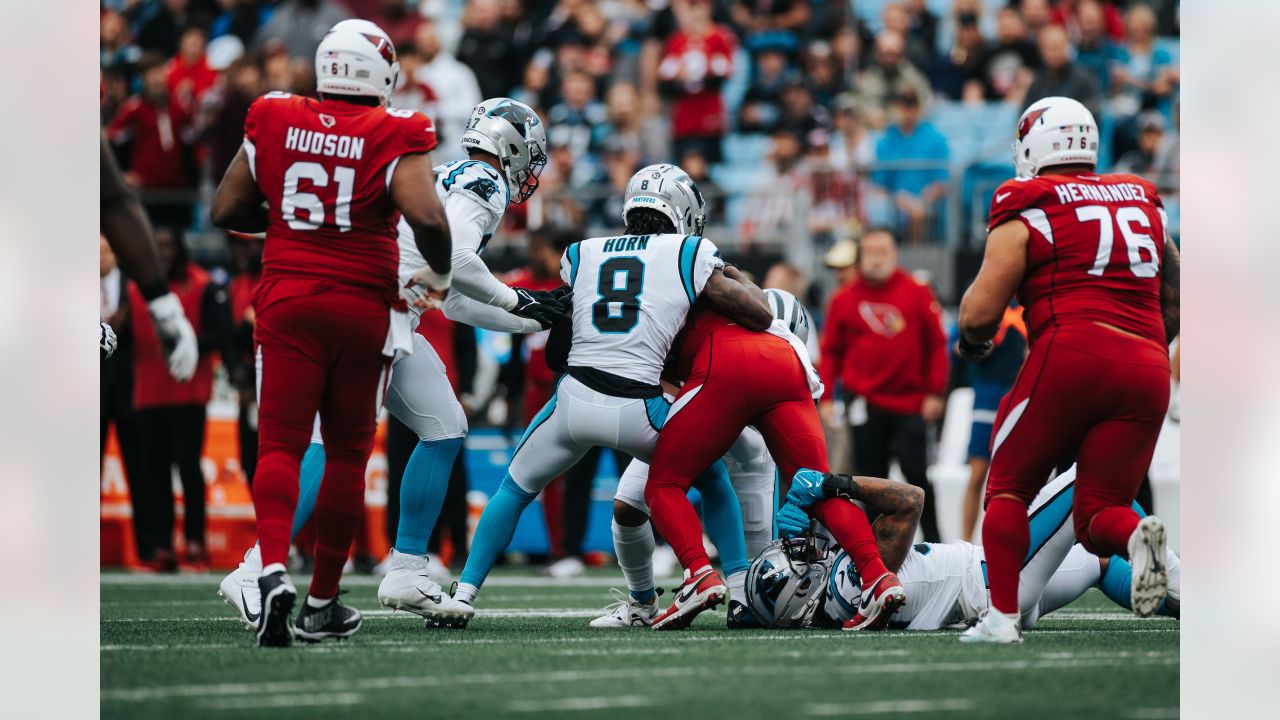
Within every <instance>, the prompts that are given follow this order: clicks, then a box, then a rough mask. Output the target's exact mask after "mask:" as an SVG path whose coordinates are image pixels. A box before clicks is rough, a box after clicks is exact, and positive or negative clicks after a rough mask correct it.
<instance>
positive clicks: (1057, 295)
mask: <svg viewBox="0 0 1280 720" xmlns="http://www.w3.org/2000/svg"><path fill="white" fill-rule="evenodd" d="M990 218H991V219H990V222H989V224H988V226H987V228H988V230H992V229H994V228H996V227H997V226H999V225H1003V224H1004V223H1006V222H1010V221H1012V220H1019V221H1021V222H1022V223H1023V224H1024V225H1026V226H1027V229H1028V232H1029V233H1030V238H1029V239H1028V241H1027V271H1026V276H1025V277H1024V278H1023V281H1022V287H1020V288H1019V289H1018V301H1019V302H1020V303H1021V304H1022V305H1023V306H1025V307H1026V323H1027V328H1028V330H1030V337H1029V341H1030V342H1031V343H1034V342H1035V338H1036V337H1038V336H1039V335H1040V334H1042V333H1043V332H1045V331H1046V330H1049V329H1051V328H1054V327H1062V326H1065V325H1077V324H1079V323H1087V324H1092V323H1095V322H1101V323H1106V324H1108V325H1113V326H1115V327H1117V328H1120V329H1121V330H1125V331H1127V332H1130V333H1133V334H1135V335H1139V336H1141V337H1144V338H1149V339H1151V340H1153V341H1155V342H1157V343H1159V344H1160V345H1161V346H1162V347H1163V345H1164V324H1163V320H1162V316H1161V313H1160V262H1161V261H1162V260H1163V259H1164V243H1165V214H1164V206H1163V204H1162V203H1161V202H1160V197H1159V196H1158V195H1157V194H1156V188H1155V186H1154V185H1152V184H1151V183H1150V182H1148V181H1147V180H1145V179H1143V178H1140V177H1137V176H1136V175H1123V174H1115V175H1097V174H1094V173H1072V174H1064V175H1041V176H1038V177H1034V178H1030V179H1025V180H1022V179H1015V180H1009V181H1007V182H1005V183H1004V184H1003V185H1001V186H1000V188H999V189H998V190H996V194H995V196H994V197H993V198H992V201H991V215H990Z"/></svg>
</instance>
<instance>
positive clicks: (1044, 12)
mask: <svg viewBox="0 0 1280 720" xmlns="http://www.w3.org/2000/svg"><path fill="white" fill-rule="evenodd" d="M1018 12H1020V13H1022V22H1024V23H1026V25H1027V33H1028V34H1029V35H1031V36H1033V37H1039V35H1040V31H1041V30H1043V29H1045V28H1046V27H1048V26H1049V25H1050V23H1052V18H1051V17H1050V12H1049V0H1021V4H1019V5H1018Z"/></svg>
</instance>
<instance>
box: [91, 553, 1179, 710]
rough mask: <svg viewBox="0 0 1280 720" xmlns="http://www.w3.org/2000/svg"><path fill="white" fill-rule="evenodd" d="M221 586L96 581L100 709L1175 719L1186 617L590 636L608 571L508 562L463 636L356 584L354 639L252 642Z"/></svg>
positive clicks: (1094, 597) (167, 580) (1085, 606)
mask: <svg viewBox="0 0 1280 720" xmlns="http://www.w3.org/2000/svg"><path fill="white" fill-rule="evenodd" d="M218 579H219V576H178V577H172V576H170V577H155V576H138V575H133V576H131V575H112V574H107V575H103V577H102V638H101V643H102V653H101V657H102V716H103V717H104V718H130V719H135V718H136V719H139V720H140V719H142V718H165V719H166V720H174V719H178V720H194V719H195V718H205V717H217V718H223V719H225V718H229V717H230V718H238V717H244V718H250V717H266V716H268V711H270V715H269V716H270V717H272V718H343V719H344V720H352V719H355V720H372V719H373V718H381V717H403V718H422V717H462V718H487V717H495V716H499V717H518V718H532V717H556V718H559V717H569V718H586V717H608V718H629V717H646V718H654V717H658V718H663V719H664V720H683V718H689V717H700V718H707V719H708V720H710V719H712V718H749V717H765V718H773V719H776V718H792V717H823V716H854V717H864V716H872V717H908V718H933V717H937V718H949V719H955V718H968V717H982V718H1019V719H1020V720H1024V719H1028V718H1029V719H1030V720H1049V719H1050V718H1053V719H1054V720H1057V719H1059V718H1073V717H1080V718H1083V717H1087V718H1091V719H1095V720H1101V719H1102V718H1172V717H1177V716H1178V709H1177V708H1178V638H1179V632H1178V624H1177V622H1176V621H1174V620H1169V619H1164V618H1160V619H1152V620H1142V621H1139V620H1136V619H1135V618H1133V617H1132V615H1130V614H1128V613H1126V612H1124V611H1122V610H1120V609H1119V608H1117V607H1116V606H1114V605H1112V604H1111V603H1110V602H1109V601H1107V600H1106V599H1105V598H1104V597H1102V595H1101V594H1100V593H1098V592H1097V591H1093V592H1092V593H1091V594H1090V595H1087V596H1086V597H1084V598H1082V599H1081V600H1080V601H1078V602H1077V603H1075V604H1074V605H1072V606H1071V607H1069V608H1066V609H1064V610H1062V611H1059V612H1058V613H1056V614H1055V615H1051V616H1049V617H1047V618H1045V619H1044V620H1042V621H1041V623H1040V625H1039V627H1038V628H1037V629H1036V630H1035V631H1034V632H1032V633H1029V634H1028V635H1027V639H1026V642H1025V643H1024V644H1023V645H1021V646H1012V647H972V646H962V645H961V644H960V643H959V642H958V641H957V640H956V633H905V632H882V633H866V634H863V633H842V632H839V631H787V632H784V631H737V632H729V631H727V630H725V628H724V614H723V613H721V612H717V613H704V614H703V615H702V616H701V617H700V618H698V621H697V622H696V623H695V624H694V626H693V628H692V629H690V630H687V631H684V632H677V633H656V632H652V631H648V630H635V631H618V632H609V631H600V630H595V631H593V630H591V629H589V628H588V627H587V626H586V624H587V621H588V619H589V618H591V617H593V616H594V615H595V612H596V611H597V610H598V609H599V608H600V607H602V606H603V605H605V604H606V603H607V602H609V595H608V588H609V587H610V585H612V584H620V583H621V577H620V576H618V577H615V576H614V574H612V573H607V574H603V575H602V574H594V575H592V576H589V577H587V578H584V579H581V580H577V581H571V582H569V583H555V584H553V583H552V581H549V580H546V579H542V578H536V577H533V576H532V574H531V573H530V572H528V571H523V572H520V571H506V572H501V573H498V574H495V576H494V577H492V578H490V581H489V583H488V584H486V586H485V589H484V593H483V594H482V596H481V608H482V610H481V612H480V614H479V615H478V616H477V617H476V619H475V620H473V621H472V623H471V627H470V628H469V629H467V630H463V631H457V630H454V631H441V630H427V629H425V628H424V627H423V624H422V622H421V620H420V619H419V618H417V616H414V615H408V614H404V613H400V614H397V615H394V616H393V615H390V614H389V613H388V612H386V611H382V610H380V609H377V599H376V597H375V593H376V581H375V580H373V579H371V578H353V579H351V581H350V582H348V584H347V587H349V588H350V593H349V594H348V595H347V596H346V598H345V601H346V602H347V603H348V604H350V605H353V606H354V607H357V608H359V609H361V610H362V611H364V612H365V623H364V628H363V629H362V630H361V631H360V633H359V634H358V635H356V636H355V637H354V638H353V639H351V640H349V641H346V642H330V643H325V644H323V645H317V646H307V645H304V644H297V645H295V646H294V647H292V648H289V649H262V650H260V649H258V648H255V647H253V637H252V635H251V633H250V632H249V631H248V630H247V629H246V628H245V627H244V626H243V625H242V624H241V623H240V622H239V620H238V619H235V616H234V611H233V610H232V609H231V608H230V607H228V606H226V605H223V604H222V602H221V599H220V598H218V597H217V595H216V591H217V582H218ZM304 582H305V578H297V584H298V587H299V588H300V589H301V588H304V587H305V584H304ZM674 584H675V582H674V581H672V582H670V583H668V584H667V586H668V587H670V586H673V585H674Z"/></svg>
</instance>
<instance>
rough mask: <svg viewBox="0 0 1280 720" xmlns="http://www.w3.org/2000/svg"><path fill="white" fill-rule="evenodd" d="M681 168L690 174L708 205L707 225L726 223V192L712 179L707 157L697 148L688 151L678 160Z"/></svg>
mask: <svg viewBox="0 0 1280 720" xmlns="http://www.w3.org/2000/svg"><path fill="white" fill-rule="evenodd" d="M678 160H679V164H680V167H681V168H682V169H683V170H684V171H685V172H687V173H689V179H690V180H692V181H693V182H694V184H696V185H697V186H698V192H700V193H702V199H703V200H704V201H705V202H706V203H707V207H706V213H707V224H708V225H718V224H721V223H723V222H724V201H725V196H724V191H723V190H721V189H720V186H719V185H717V184H716V181H715V180H712V179H711V166H710V164H708V162H707V158H706V156H704V155H703V154H702V153H701V152H699V151H698V149H697V148H688V149H686V150H685V151H684V152H683V153H682V154H681V155H680V156H679V158H678Z"/></svg>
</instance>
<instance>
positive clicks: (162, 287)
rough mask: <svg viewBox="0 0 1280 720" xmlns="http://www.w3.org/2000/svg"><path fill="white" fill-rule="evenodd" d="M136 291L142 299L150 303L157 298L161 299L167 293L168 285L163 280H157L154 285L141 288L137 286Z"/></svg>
mask: <svg viewBox="0 0 1280 720" xmlns="http://www.w3.org/2000/svg"><path fill="white" fill-rule="evenodd" d="M138 290H139V291H140V292H141V293H142V298H143V299H144V300H146V301H147V302H151V301H152V300H155V299H156V298H158V297H162V296H164V295H166V294H168V292H169V285H168V284H167V283H166V282H165V281H163V280H157V281H155V282H154V283H152V284H150V285H147V286H145V287H143V286H142V285H139V286H138Z"/></svg>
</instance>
